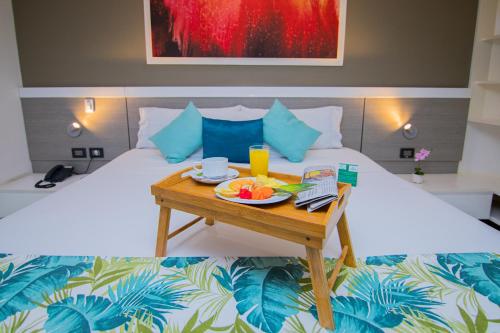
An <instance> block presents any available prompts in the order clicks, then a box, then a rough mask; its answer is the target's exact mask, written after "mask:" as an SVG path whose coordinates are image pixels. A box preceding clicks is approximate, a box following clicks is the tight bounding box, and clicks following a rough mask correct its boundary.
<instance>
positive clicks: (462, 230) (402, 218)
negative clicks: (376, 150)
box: [0, 148, 500, 257]
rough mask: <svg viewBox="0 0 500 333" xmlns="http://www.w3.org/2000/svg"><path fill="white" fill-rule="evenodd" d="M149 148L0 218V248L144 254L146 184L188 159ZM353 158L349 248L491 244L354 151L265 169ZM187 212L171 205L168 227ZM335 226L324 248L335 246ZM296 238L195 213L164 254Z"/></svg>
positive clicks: (229, 251) (235, 249)
mask: <svg viewBox="0 0 500 333" xmlns="http://www.w3.org/2000/svg"><path fill="white" fill-rule="evenodd" d="M192 162H193V161H192V160H189V161H186V162H183V163H180V164H168V163H167V162H166V161H165V160H164V159H163V158H162V157H161V155H160V153H159V151H157V150H155V149H142V150H139V149H133V150H131V151H129V152H126V153H125V154H123V155H121V156H120V157H118V158H117V159H115V160H114V161H112V162H111V163H109V164H107V165H105V166H104V167H102V168H100V169H99V170H97V171H96V172H94V173H93V174H91V175H89V176H87V177H85V178H84V179H83V180H81V181H79V182H76V183H74V184H72V185H70V186H68V187H66V188H64V189H61V190H60V191H58V192H56V193H55V194H52V195H50V196H48V197H47V198H45V199H42V200H40V201H38V202H36V203H34V204H32V205H31V206H29V207H27V208H25V209H23V210H21V211H18V212H17V213H15V214H13V215H11V216H8V217H6V218H5V219H3V220H0V253H1V252H4V253H5V252H6V253H17V254H50V255H106V256H153V255H154V250H155V242H156V228H157V218H158V211H159V208H158V207H157V206H156V205H155V203H154V200H153V197H152V196H151V194H150V192H149V191H150V185H151V184H152V183H154V182H156V181H158V180H160V179H162V178H163V177H166V176H167V175H169V174H170V173H172V172H174V171H176V170H179V169H181V168H184V167H187V166H189V165H191V164H192ZM339 162H350V163H356V164H359V165H360V174H359V181H358V187H356V188H354V189H353V192H352V195H351V199H350V201H349V204H348V207H347V217H348V220H349V225H350V229H351V237H352V241H353V244H354V250H355V254H356V255H357V256H363V257H365V256H369V255H385V254H398V253H407V254H423V253H437V252H474V251H489V252H491V251H494V252H500V233H499V232H498V231H496V230H494V229H492V228H490V227H488V226H486V225H484V224H483V223H481V222H479V221H477V220H476V219H474V218H472V217H470V216H468V215H466V214H464V213H462V212H461V211H459V210H457V209H456V208H454V207H452V206H450V205H448V204H447V203H445V202H443V201H441V200H439V199H438V198H436V197H434V196H433V195H431V194H429V193H427V192H424V191H422V190H420V189H418V188H416V187H414V186H413V185H412V184H409V183H407V182H405V181H403V180H401V179H400V178H399V177H396V176H394V175H392V174H390V173H389V172H387V171H386V170H384V169H383V168H382V167H380V166H379V165H377V164H376V163H375V162H373V161H371V160H370V159H369V158H368V157H366V156H364V155H362V154H361V153H359V152H357V151H354V150H351V149H347V148H343V149H328V150H312V151H309V152H308V154H307V157H306V159H305V160H304V162H303V163H297V164H293V163H289V162H288V161H286V160H285V159H281V158H276V159H272V160H271V162H270V168H271V170H273V171H279V172H288V173H295V174H298V175H301V174H302V170H303V169H304V167H305V166H308V165H317V164H332V163H333V164H337V163H339ZM191 218H192V216H190V215H188V214H185V213H181V212H178V211H174V212H173V214H172V222H171V230H173V229H174V228H177V227H179V226H181V225H182V224H184V223H185V222H187V221H189V220H190V219H191ZM339 249H340V245H339V242H338V237H337V234H336V232H333V233H332V235H331V236H330V238H329V239H328V241H327V245H326V248H325V255H326V256H337V255H338V253H339ZM304 254H305V251H304V248H303V246H300V245H296V244H292V243H290V242H287V241H282V240H278V239H275V238H272V237H269V236H264V235H261V234H257V233H254V232H250V231H245V230H243V229H239V228H237V227H233V226H229V225H226V224H223V223H216V224H215V226H213V227H208V226H206V225H205V224H203V223H198V224H197V225H196V226H194V227H193V228H191V229H189V230H188V231H186V232H184V233H182V234H180V235H179V236H177V237H175V238H174V239H172V240H171V241H170V242H169V244H168V255H170V256H197V255H203V256H295V255H300V256H304Z"/></svg>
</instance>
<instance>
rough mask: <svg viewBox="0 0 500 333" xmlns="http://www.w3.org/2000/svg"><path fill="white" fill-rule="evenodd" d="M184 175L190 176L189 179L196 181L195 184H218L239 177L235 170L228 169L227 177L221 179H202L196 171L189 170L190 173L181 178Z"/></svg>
mask: <svg viewBox="0 0 500 333" xmlns="http://www.w3.org/2000/svg"><path fill="white" fill-rule="evenodd" d="M184 175H186V176H191V178H193V179H194V180H196V181H197V182H200V183H204V184H219V183H222V182H224V181H226V180H230V179H234V178H237V177H238V176H239V175H240V173H239V171H238V170H236V169H231V168H228V169H227V176H226V177H222V178H207V177H204V176H203V175H200V173H199V172H198V171H196V170H190V171H188V172H186V173H184V174H183V176H184Z"/></svg>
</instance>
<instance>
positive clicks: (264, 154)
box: [250, 145, 269, 177]
mask: <svg viewBox="0 0 500 333" xmlns="http://www.w3.org/2000/svg"><path fill="white" fill-rule="evenodd" d="M268 168H269V147H268V146H266V145H254V146H250V173H251V174H252V176H253V177H257V176H258V175H263V176H267V171H268Z"/></svg>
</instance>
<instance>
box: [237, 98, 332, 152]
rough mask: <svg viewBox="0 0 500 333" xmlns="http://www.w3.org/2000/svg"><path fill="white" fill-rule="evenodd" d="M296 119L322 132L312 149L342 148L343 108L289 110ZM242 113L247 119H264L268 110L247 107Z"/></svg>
mask: <svg viewBox="0 0 500 333" xmlns="http://www.w3.org/2000/svg"><path fill="white" fill-rule="evenodd" d="M289 110H290V112H292V113H293V114H294V115H295V117H297V118H298V119H299V120H302V121H303V122H304V123H306V125H308V126H310V127H312V128H314V129H316V130H318V131H320V132H321V135H320V137H319V138H318V140H316V142H315V143H314V144H313V145H312V147H311V149H330V148H342V134H341V133H340V123H341V121H342V107H340V106H324V107H319V108H311V109H289ZM241 111H242V112H243V113H245V114H246V115H247V117H255V119H258V118H262V117H264V116H265V115H266V113H267V111H268V110H266V109H251V108H247V107H245V106H242V107H241Z"/></svg>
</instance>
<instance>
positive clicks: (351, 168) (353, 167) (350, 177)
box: [337, 163, 358, 187]
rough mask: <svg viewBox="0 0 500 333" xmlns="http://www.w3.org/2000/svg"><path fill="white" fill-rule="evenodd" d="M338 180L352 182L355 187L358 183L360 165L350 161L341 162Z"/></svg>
mask: <svg viewBox="0 0 500 333" xmlns="http://www.w3.org/2000/svg"><path fill="white" fill-rule="evenodd" d="M337 181H339V182H341V183H348V184H351V185H352V186H353V187H356V185H358V165H357V164H349V163H339V176H338V179H337Z"/></svg>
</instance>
